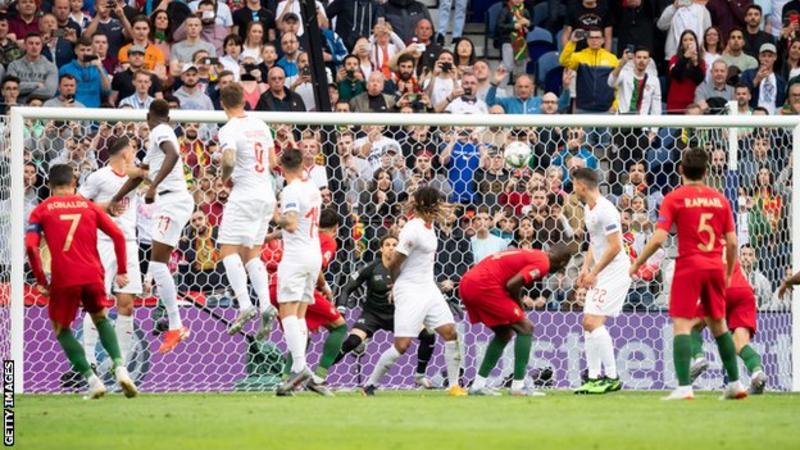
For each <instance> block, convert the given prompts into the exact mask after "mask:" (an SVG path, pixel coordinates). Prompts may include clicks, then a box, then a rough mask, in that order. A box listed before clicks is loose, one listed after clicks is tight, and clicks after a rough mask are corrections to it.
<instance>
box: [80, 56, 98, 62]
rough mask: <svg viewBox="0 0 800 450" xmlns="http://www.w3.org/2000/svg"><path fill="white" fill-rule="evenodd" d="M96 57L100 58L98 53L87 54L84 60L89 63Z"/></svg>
mask: <svg viewBox="0 0 800 450" xmlns="http://www.w3.org/2000/svg"><path fill="white" fill-rule="evenodd" d="M95 59H100V57H99V56H97V55H85V56H84V57H83V59H82V61H83V62H85V63H88V62H92V61H94V60H95Z"/></svg>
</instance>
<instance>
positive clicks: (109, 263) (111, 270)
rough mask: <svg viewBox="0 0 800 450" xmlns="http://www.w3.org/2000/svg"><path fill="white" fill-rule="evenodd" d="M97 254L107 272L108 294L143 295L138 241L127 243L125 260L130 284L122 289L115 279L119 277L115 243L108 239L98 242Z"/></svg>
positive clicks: (106, 284) (106, 285)
mask: <svg viewBox="0 0 800 450" xmlns="http://www.w3.org/2000/svg"><path fill="white" fill-rule="evenodd" d="M97 252H98V253H99V254H100V262H101V263H103V269H104V270H105V272H106V273H105V280H104V282H105V287H106V294H108V295H111V294H113V293H117V294H135V295H140V294H141V293H142V273H141V270H140V269H139V246H138V245H137V244H136V241H125V258H126V259H127V261H126V263H127V266H128V284H127V285H126V286H125V287H123V288H121V287H119V286H117V283H116V281H114V278H115V277H116V276H117V255H116V254H115V253H114V243H113V242H112V241H109V240H107V239H98V240H97Z"/></svg>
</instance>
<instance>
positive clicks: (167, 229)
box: [109, 100, 194, 353]
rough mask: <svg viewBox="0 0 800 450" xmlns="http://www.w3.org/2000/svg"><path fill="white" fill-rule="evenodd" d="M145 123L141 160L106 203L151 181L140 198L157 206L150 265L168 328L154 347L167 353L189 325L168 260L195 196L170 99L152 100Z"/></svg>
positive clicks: (116, 204) (184, 335)
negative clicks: (146, 137) (171, 117)
mask: <svg viewBox="0 0 800 450" xmlns="http://www.w3.org/2000/svg"><path fill="white" fill-rule="evenodd" d="M147 123H148V125H149V126H150V138H149V140H148V143H147V154H146V155H145V157H144V161H143V162H142V164H141V165H140V166H139V170H138V171H136V170H133V171H129V175H130V178H128V181H127V182H126V183H125V185H123V186H122V188H120V190H119V192H117V194H116V195H115V196H114V198H113V199H112V200H111V204H110V205H109V209H110V210H111V211H115V210H117V209H118V208H119V205H120V202H121V201H122V199H123V198H125V196H126V195H128V193H129V192H131V191H132V190H134V189H135V188H136V187H137V186H138V185H139V183H141V182H142V181H143V180H144V179H145V178H146V177H149V179H150V187H149V188H148V189H147V193H146V194H145V196H144V201H145V203H148V204H149V203H153V202H155V204H156V206H157V208H158V214H157V215H156V217H155V221H154V226H155V228H154V230H153V236H152V240H153V246H152V250H151V252H150V265H149V267H150V269H149V270H150V274H151V275H152V276H153V281H154V282H155V285H156V287H157V288H158V296H159V298H160V299H161V301H162V302H163V303H164V307H165V308H166V310H167V316H168V317H169V330H167V332H166V333H165V334H164V340H163V342H162V343H161V346H160V347H159V348H158V351H159V352H161V353H166V352H169V351H171V350H172V349H174V348H175V346H177V345H178V344H179V343H180V342H181V341H183V340H185V339H186V338H188V337H189V329H188V328H187V327H185V326H183V323H182V322H181V316H180V312H179V311H178V293H177V289H176V288H175V280H174V279H173V278H172V274H171V273H170V272H169V268H168V267H167V263H168V262H169V257H170V255H171V254H172V251H173V250H174V249H175V247H176V246H177V245H178V241H179V240H180V238H181V233H182V232H183V229H184V227H185V226H186V224H187V223H188V222H189V218H190V217H191V215H192V212H193V211H194V199H193V198H192V196H191V194H189V190H188V189H187V187H186V178H185V177H184V175H183V162H182V161H181V159H180V155H179V154H178V149H179V148H180V146H179V144H178V138H177V137H176V136H175V131H174V130H173V129H172V127H171V126H170V125H169V104H168V103H167V102H166V101H164V100H155V101H153V103H152V104H150V109H149V111H148V113H147Z"/></svg>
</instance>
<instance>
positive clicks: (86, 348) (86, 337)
mask: <svg viewBox="0 0 800 450" xmlns="http://www.w3.org/2000/svg"><path fill="white" fill-rule="evenodd" d="M98 339H100V335H99V334H98V333H97V327H95V326H94V322H92V315H91V314H89V313H85V314H84V315H83V352H84V353H86V360H87V361H89V364H95V365H97V355H96V354H95V348H97V340H98Z"/></svg>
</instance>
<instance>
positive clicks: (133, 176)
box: [107, 165, 149, 215]
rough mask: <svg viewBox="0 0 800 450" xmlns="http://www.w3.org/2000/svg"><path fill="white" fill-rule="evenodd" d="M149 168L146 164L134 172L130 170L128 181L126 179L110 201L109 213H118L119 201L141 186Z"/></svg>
mask: <svg viewBox="0 0 800 450" xmlns="http://www.w3.org/2000/svg"><path fill="white" fill-rule="evenodd" d="M148 168H149V166H146V165H144V166H141V168H140V170H139V171H138V172H132V171H130V170H129V171H128V181H126V182H125V184H123V185H122V187H121V188H119V191H117V193H116V194H114V196H113V197H112V198H111V201H110V202H108V208H107V210H108V212H109V214H112V215H116V212H117V208H118V206H119V202H121V201H122V199H123V198H125V196H126V195H128V194H129V193H130V192H131V191H132V190H134V189H136V188H137V187H139V185H140V184H141V183H142V181H143V180H144V177H145V174H146V172H147V169H148Z"/></svg>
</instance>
